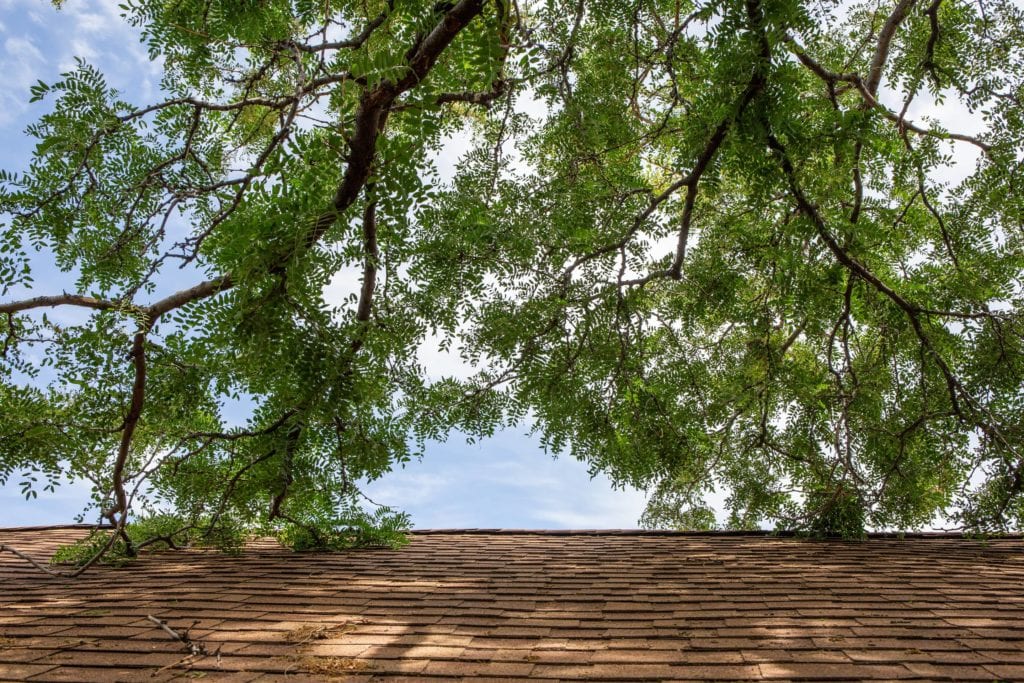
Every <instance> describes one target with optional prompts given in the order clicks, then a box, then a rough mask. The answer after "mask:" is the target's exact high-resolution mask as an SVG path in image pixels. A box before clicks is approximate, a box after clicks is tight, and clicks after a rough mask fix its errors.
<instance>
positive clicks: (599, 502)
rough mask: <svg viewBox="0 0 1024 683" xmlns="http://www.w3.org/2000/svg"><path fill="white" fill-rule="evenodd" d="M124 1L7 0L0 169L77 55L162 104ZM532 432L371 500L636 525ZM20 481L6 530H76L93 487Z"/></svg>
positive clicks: (425, 523) (45, 290) (10, 499)
mask: <svg viewBox="0 0 1024 683" xmlns="http://www.w3.org/2000/svg"><path fill="white" fill-rule="evenodd" d="M117 4H118V3H117V1H116V0H67V2H66V3H65V4H64V8H63V9H61V10H60V11H57V10H55V9H54V8H53V7H52V6H51V5H50V3H48V2H46V1H45V0H0V74H2V76H0V140H2V141H3V144H2V145H0V168H3V169H7V170H20V169H23V168H24V167H25V165H26V164H27V162H28V159H29V157H30V154H31V151H32V140H31V139H30V138H28V137H27V136H26V135H24V130H25V127H26V126H27V125H28V124H30V123H32V122H33V121H35V120H36V119H37V118H38V117H39V116H40V115H41V114H43V113H45V111H47V109H46V108H47V106H48V105H47V103H46V102H43V103H35V104H29V103H28V100H29V87H30V86H32V85H33V84H34V83H36V82H37V81H38V80H43V81H46V82H53V81H54V80H56V79H57V77H58V76H59V74H60V73H61V72H62V71H66V70H68V69H70V68H72V67H73V65H74V59H75V57H80V58H83V59H85V60H87V61H88V62H89V63H91V64H92V65H94V66H96V67H98V68H99V69H100V71H102V72H103V73H104V74H105V76H106V78H107V80H108V83H109V84H110V85H111V86H112V87H114V88H117V89H118V90H120V91H122V93H124V96H125V98H126V99H128V100H129V101H132V102H135V103H137V104H140V105H141V104H148V103H151V102H152V101H154V100H156V99H158V97H159V92H160V89H159V88H160V77H161V69H160V67H159V65H157V64H151V63H150V62H149V59H148V57H147V55H146V50H145V47H144V46H143V45H142V44H140V43H139V39H138V34H137V32H136V31H135V30H134V29H132V28H131V27H129V26H127V25H126V24H125V23H124V21H122V19H121V18H120V16H119V12H120V10H119V9H118V7H117ZM449 143H450V144H449V145H448V148H447V149H446V150H445V153H444V155H443V156H442V158H441V159H439V160H438V167H439V169H440V170H441V171H442V173H444V172H445V171H446V170H447V171H449V172H450V169H451V168H452V167H453V165H454V161H455V160H456V158H457V156H458V154H459V153H461V151H463V150H465V149H466V143H465V141H463V140H458V139H453V140H450V141H449ZM37 266H38V270H37V272H36V273H35V279H36V286H35V288H34V290H33V291H34V294H36V295H38V294H51V293H58V292H60V291H62V290H64V289H68V290H71V289H73V287H72V286H71V278H70V277H69V276H68V275H67V274H64V273H60V272H59V271H58V270H57V269H56V268H55V267H54V266H53V264H52V263H50V262H48V261H47V260H46V259H38V260H37ZM345 279H347V278H345ZM340 289H341V290H345V289H346V288H345V287H344V286H342V287H340ZM347 293H348V292H347V291H339V292H338V295H339V296H344V295H345V294H347ZM54 313H55V314H57V315H61V314H63V315H74V314H75V313H74V312H72V311H63V312H57V311H55V312H54ZM427 355H428V358H426V360H428V361H429V363H428V367H430V368H432V371H433V372H436V373H445V372H457V371H458V370H459V365H460V361H459V360H458V358H457V357H453V356H451V355H446V354H444V353H441V352H437V351H429V352H428V353H427ZM0 411H2V406H0ZM0 419H2V413H0ZM527 432H528V426H524V427H521V428H518V429H506V430H504V431H501V432H499V433H498V434H496V435H495V436H494V437H493V438H490V439H485V440H480V441H477V442H476V443H474V444H468V443H466V440H465V438H463V437H461V436H460V435H458V434H456V435H452V436H451V438H449V440H448V441H447V442H446V443H430V444H428V446H427V448H426V451H425V453H424V457H423V459H422V460H421V461H418V462H413V463H411V464H409V465H407V466H406V467H405V468H404V469H400V470H396V471H395V472H392V473H391V474H389V475H387V476H385V477H384V478H383V479H381V480H378V481H376V482H373V483H371V484H369V485H367V486H366V487H365V489H364V491H365V493H366V494H367V495H368V496H369V497H370V498H372V499H373V500H374V501H376V502H378V503H381V504H385V505H392V506H395V507H397V508H399V509H402V510H404V511H406V512H408V513H409V514H410V516H411V517H412V521H413V525H414V526H415V527H416V528H435V529H436V528H466V527H471V528H472V527H475V528H518V529H523V528H546V529H565V528H577V529H579V528H605V529H607V528H635V527H636V526H637V520H638V519H639V517H640V515H641V513H642V511H643V507H644V503H645V499H646V496H645V494H644V492H643V491H637V490H634V489H618V490H616V489H614V488H613V487H612V485H611V482H610V481H609V480H608V479H607V478H606V477H604V476H601V475H598V476H596V477H594V478H591V477H590V475H589V473H588V471H587V466H586V465H585V464H584V463H581V462H578V461H576V460H575V459H573V458H572V457H569V456H563V457H560V458H557V459H556V458H553V457H552V456H551V455H550V454H547V453H545V452H543V450H542V449H541V447H540V444H539V441H538V440H537V439H536V438H533V437H530V436H529V435H527ZM19 481H20V477H17V476H15V477H12V479H11V480H10V481H9V482H8V483H7V485H6V486H4V487H0V527H4V526H22V525H35V524H59V523H66V522H72V521H74V518H75V516H76V515H77V514H78V513H80V512H81V511H82V509H83V508H84V507H85V505H86V503H87V502H88V497H89V485H87V484H86V483H84V482H70V483H65V484H64V485H62V486H61V487H59V488H58V489H57V491H56V493H54V494H46V493H42V492H41V493H40V497H39V498H38V499H33V500H30V501H26V500H25V499H24V497H23V496H22V495H21V492H20V487H18V485H17V484H18V482H19ZM86 521H91V519H87V520H86Z"/></svg>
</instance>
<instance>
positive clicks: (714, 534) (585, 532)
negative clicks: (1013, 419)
mask: <svg viewBox="0 0 1024 683" xmlns="http://www.w3.org/2000/svg"><path fill="white" fill-rule="evenodd" d="M110 528H113V527H112V526H111V525H109V524H43V525H36V526H7V527H0V533H3V532H12V531H52V530H57V529H110ZM405 533H408V534H412V535H415V536H433V535H448V536H454V535H462V536H499V535H500V536H683V537H697V538H731V537H737V538H772V537H774V538H795V537H800V536H804V534H801V533H799V532H796V531H773V530H767V529H751V530H728V529H722V530H715V531H678V530H674V529H504V528H483V527H480V528H476V527H463V528H448V529H407V530H406V531H405ZM865 536H866V538H868V539H904V538H913V539H958V538H959V539H973V538H980V537H979V536H976V535H974V534H969V533H964V532H961V531H907V532H898V531H872V532H868V533H867V534H866V535H865ZM987 538H1005V539H1024V533H1021V532H1016V533H997V534H989V535H988V536H987Z"/></svg>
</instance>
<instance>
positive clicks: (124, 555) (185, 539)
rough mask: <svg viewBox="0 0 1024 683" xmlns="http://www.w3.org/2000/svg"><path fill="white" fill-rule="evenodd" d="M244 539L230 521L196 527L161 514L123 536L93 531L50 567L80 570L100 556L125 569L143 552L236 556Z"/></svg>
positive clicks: (133, 523) (126, 529)
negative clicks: (203, 550) (211, 551)
mask: <svg viewBox="0 0 1024 683" xmlns="http://www.w3.org/2000/svg"><path fill="white" fill-rule="evenodd" d="M112 537H113V538H112ZM245 538H246V534H245V532H244V530H243V528H242V527H241V526H240V525H239V524H237V523H234V524H233V523H232V522H231V520H220V521H219V523H218V524H216V525H209V524H207V525H206V526H196V525H193V524H192V523H190V522H189V521H187V520H185V519H184V518H183V517H181V516H180V515H176V514H171V513H159V512H158V513H151V514H148V515H143V516H141V517H139V518H137V519H134V520H132V521H131V522H129V523H128V524H126V525H125V527H124V533H123V534H121V533H119V532H117V531H116V530H113V529H109V528H98V529H94V530H93V531H91V532H90V533H89V535H88V536H86V537H85V538H82V539H80V540H78V541H76V542H75V543H72V544H69V545H65V546H61V547H60V548H58V549H57V551H56V552H55V553H54V554H53V557H51V558H50V563H51V564H66V565H72V566H74V567H81V566H82V565H84V564H86V563H87V562H89V561H91V560H92V559H93V558H94V557H97V556H100V558H101V561H102V562H104V563H106V564H113V565H123V564H125V563H127V562H129V561H130V560H131V559H132V558H134V557H135V556H136V555H138V553H139V551H140V550H142V549H144V548H149V549H150V550H159V549H161V548H164V549H167V548H171V549H178V548H183V547H210V548H216V549H218V550H221V551H222V552H226V553H231V554H234V553H237V552H239V551H240V550H241V549H242V545H243V544H244V543H245Z"/></svg>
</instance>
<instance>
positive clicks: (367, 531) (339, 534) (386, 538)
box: [277, 507, 411, 551]
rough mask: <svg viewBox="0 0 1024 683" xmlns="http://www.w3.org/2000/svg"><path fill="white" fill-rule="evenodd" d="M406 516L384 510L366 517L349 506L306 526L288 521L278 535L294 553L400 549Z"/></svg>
mask: <svg viewBox="0 0 1024 683" xmlns="http://www.w3.org/2000/svg"><path fill="white" fill-rule="evenodd" d="M410 521H411V520H410V519H409V516H408V515H407V514H405V513H403V512H396V511H394V510H391V509H390V508H387V507H380V508H377V509H376V510H375V511H374V512H373V514H369V513H367V512H365V511H364V510H362V509H361V508H357V507H349V508H348V509H346V510H343V511H342V514H341V515H339V516H334V517H330V518H326V519H324V518H320V519H315V520H311V521H309V522H306V523H294V522H290V523H288V524H286V525H285V526H284V528H282V529H281V531H280V532H279V533H278V534H277V537H278V539H279V540H280V541H281V543H282V544H283V545H285V546H288V547H289V548H292V549H293V550H297V551H304V550H345V549H348V548H366V547H370V548H401V547H402V546H405V545H408V543H409V541H408V539H407V538H406V536H405V534H404V533H403V532H404V531H406V530H408V529H409V527H410Z"/></svg>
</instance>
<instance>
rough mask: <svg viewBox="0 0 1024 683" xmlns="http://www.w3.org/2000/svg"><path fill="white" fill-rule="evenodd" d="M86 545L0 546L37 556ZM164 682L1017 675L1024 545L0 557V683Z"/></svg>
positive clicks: (39, 538) (589, 543)
mask: <svg viewBox="0 0 1024 683" xmlns="http://www.w3.org/2000/svg"><path fill="white" fill-rule="evenodd" d="M82 534H83V531H82V530H80V529H49V530H16V531H2V530H0V543H3V544H10V545H12V546H14V547H16V548H19V549H21V550H25V551H26V552H28V553H29V554H30V555H32V556H34V557H37V558H40V559H42V558H45V557H47V556H48V555H49V553H51V552H52V551H53V549H54V548H55V547H56V546H57V545H58V544H60V543H66V542H70V541H72V540H74V539H75V538H78V537H80V536H81V535H82ZM150 616H152V617H155V618H156V619H157V620H160V621H163V622H165V623H166V624H167V626H168V628H169V629H170V630H171V631H173V632H175V633H178V634H179V635H186V637H187V638H188V639H190V641H191V642H192V643H193V644H194V646H195V647H196V648H200V649H201V651H203V652H207V653H210V654H208V655H206V656H202V655H199V656H189V648H188V645H187V644H185V643H182V642H180V641H178V640H175V639H174V638H173V637H172V636H171V635H170V634H169V633H168V632H167V631H165V630H164V629H162V628H161V627H160V626H159V624H158V623H156V622H155V621H153V620H150V619H149V617H150ZM176 677H202V678H203V679H205V680H238V681H249V680H256V679H259V680H326V679H330V678H343V679H346V680H354V681H370V680H374V681H377V680H411V679H417V680H421V681H422V680H423V679H425V678H427V677H431V678H433V679H435V680H445V679H453V678H462V677H486V678H491V679H495V680H509V679H515V678H519V677H524V678H525V677H531V678H537V679H561V680H751V679H772V680H776V679H777V680H832V679H836V680H840V679H847V680H848V679H872V680H875V679H919V680H920V679H927V680H943V679H945V680H950V679H952V680H974V679H977V680H987V681H992V680H1024V541H1022V540H1021V539H1019V538H1015V539H1000V540H990V541H988V542H979V541H972V540H965V539H958V538H949V537H945V538H908V539H905V540H898V539H871V540H867V541H862V542H847V543H844V542H836V541H808V540H800V539H792V538H773V537H764V536H737V535H732V536H729V535H718V536H714V535H712V536H706V535H705V536H701V535H685V534H662V535H654V534H625V533H614V532H570V533H562V534H552V533H531V532H477V533H468V532H461V533H460V532H447V533H445V532H433V533H413V534H412V535H411V544H410V545H409V546H408V547H406V548H404V549H401V550H397V551H396V550H359V551H352V552H347V553H332V554H296V553H293V552H291V551H288V550H285V549H282V548H280V547H279V546H277V545H276V544H274V543H272V542H266V541H264V542H257V543H254V544H252V545H251V546H250V547H249V548H248V549H247V550H246V551H245V552H244V553H243V554H242V555H240V556H237V557H231V556H225V555H223V554H220V553H217V552H213V551H199V550H190V551H179V552H168V553H159V554H150V555H148V556H145V557H143V558H141V559H139V560H137V561H136V562H134V563H132V564H131V565H129V566H126V567H123V568H120V569H117V568H110V567H100V568H97V569H94V570H93V571H90V572H89V573H87V574H85V575H84V576H82V577H80V578H78V579H75V580H74V581H64V580H59V579H51V578H47V577H46V576H44V575H43V574H41V573H40V572H38V571H37V570H35V569H33V568H32V567H30V566H29V565H28V564H26V563H25V562H23V561H22V560H20V559H18V558H16V557H14V556H13V555H11V554H9V553H3V554H0V679H26V678H28V679H30V680H39V681H44V680H54V681H55V680H67V681H70V680H73V681H115V680H145V681H158V680H167V679H173V678H176Z"/></svg>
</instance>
